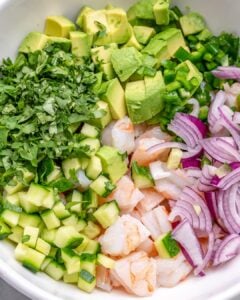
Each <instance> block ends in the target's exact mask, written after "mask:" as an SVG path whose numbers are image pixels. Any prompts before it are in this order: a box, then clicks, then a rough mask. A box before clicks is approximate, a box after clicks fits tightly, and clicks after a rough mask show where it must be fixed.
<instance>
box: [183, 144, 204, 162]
mask: <svg viewBox="0 0 240 300" xmlns="http://www.w3.org/2000/svg"><path fill="white" fill-rule="evenodd" d="M202 154H203V150H202V146H201V145H198V146H196V147H195V148H188V151H187V152H184V153H183V155H182V159H197V158H200V157H201V155H202Z"/></svg>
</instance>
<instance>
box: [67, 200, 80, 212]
mask: <svg viewBox="0 0 240 300" xmlns="http://www.w3.org/2000/svg"><path fill="white" fill-rule="evenodd" d="M70 203H71V204H72V205H71V206H70V208H69V210H70V211H71V212H72V213H77V214H79V213H80V212H81V211H82V203H76V202H70Z"/></svg>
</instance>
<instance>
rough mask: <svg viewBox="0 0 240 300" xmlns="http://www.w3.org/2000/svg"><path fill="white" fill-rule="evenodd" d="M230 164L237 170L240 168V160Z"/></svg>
mask: <svg viewBox="0 0 240 300" xmlns="http://www.w3.org/2000/svg"><path fill="white" fill-rule="evenodd" d="M229 166H230V167H231V168H232V169H233V170H236V169H238V168H240V162H239V161H235V162H232V163H230V164H229Z"/></svg>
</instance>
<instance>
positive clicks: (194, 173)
mask: <svg viewBox="0 0 240 300" xmlns="http://www.w3.org/2000/svg"><path fill="white" fill-rule="evenodd" d="M186 174H187V176H189V177H194V178H200V177H201V176H202V171H201V170H200V169H198V168H189V169H187V170H186Z"/></svg>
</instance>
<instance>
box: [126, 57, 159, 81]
mask: <svg viewBox="0 0 240 300" xmlns="http://www.w3.org/2000/svg"><path fill="white" fill-rule="evenodd" d="M157 64H158V60H157V59H156V58H155V57H153V56H151V55H148V54H143V56H142V66H141V67H140V68H139V69H138V70H137V72H136V73H135V74H134V75H133V76H132V77H131V78H130V81H137V80H142V79H144V76H150V77H153V76H155V75H156V72H157V70H156V68H157Z"/></svg>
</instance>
